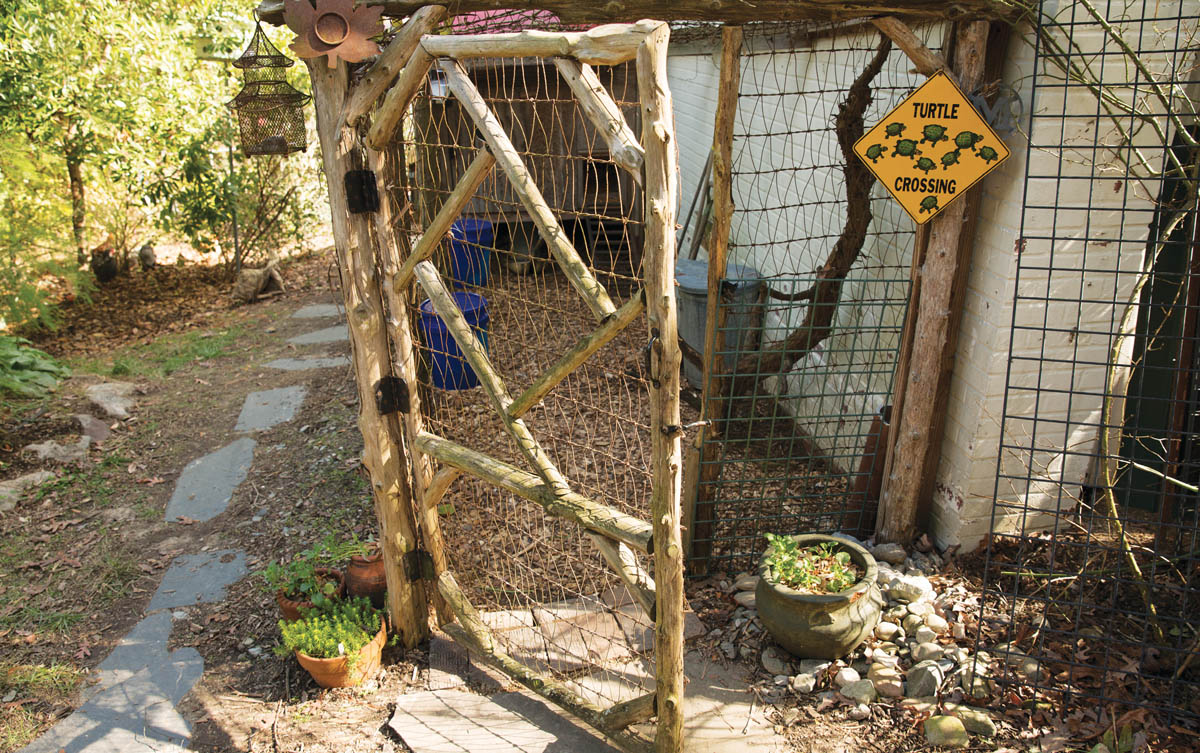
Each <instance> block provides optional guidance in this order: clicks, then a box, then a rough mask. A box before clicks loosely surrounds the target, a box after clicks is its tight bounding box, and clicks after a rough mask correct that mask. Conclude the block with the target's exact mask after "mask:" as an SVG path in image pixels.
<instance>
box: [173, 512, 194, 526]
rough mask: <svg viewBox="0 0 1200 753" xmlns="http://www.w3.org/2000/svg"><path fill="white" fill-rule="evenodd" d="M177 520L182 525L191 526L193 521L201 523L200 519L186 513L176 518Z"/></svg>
mask: <svg viewBox="0 0 1200 753" xmlns="http://www.w3.org/2000/svg"><path fill="white" fill-rule="evenodd" d="M175 522H176V523H178V524H179V525H182V526H190V525H192V524H193V523H199V522H200V521H198V520H196V519H195V518H189V517H188V516H186V515H180V516H179V517H177V518H175Z"/></svg>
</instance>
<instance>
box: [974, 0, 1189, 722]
mask: <svg viewBox="0 0 1200 753" xmlns="http://www.w3.org/2000/svg"><path fill="white" fill-rule="evenodd" d="M1100 10H1101V11H1104V10H1107V12H1108V13H1109V14H1110V17H1109V18H1107V19H1105V18H1104V17H1103V16H1102V15H1100V12H1099V11H1096V10H1094V9H1092V8H1090V6H1085V5H1083V4H1073V3H1072V4H1066V5H1064V6H1062V8H1061V10H1058V11H1053V10H1051V9H1047V11H1046V14H1045V15H1043V16H1041V17H1040V19H1039V21H1038V25H1037V55H1036V58H1035V60H1036V64H1035V67H1034V69H1033V71H1032V77H1031V79H1030V90H1029V91H1030V95H1029V96H1030V99H1029V101H1028V103H1027V110H1028V111H1029V112H1030V116H1029V120H1028V135H1029V142H1028V149H1027V151H1026V154H1025V155H1024V159H1025V166H1024V172H1025V176H1024V180H1025V191H1024V198H1023V211H1022V216H1021V229H1020V239H1019V242H1018V245H1017V248H1016V249H1015V250H1016V252H1017V254H1018V258H1017V262H1016V278H1015V281H1014V282H1013V283H1012V284H1013V292H1012V299H1011V300H1012V330H1011V341H1010V346H1009V347H1010V352H1009V359H1008V370H1007V377H1006V384H1005V389H1004V393H1003V403H1002V414H1001V415H1000V416H999V417H998V419H999V422H1000V446H999V453H998V457H999V460H998V465H997V474H996V486H995V502H994V506H993V508H992V516H991V521H990V527H991V531H992V532H993V533H992V534H991V536H990V539H989V543H988V546H987V550H986V570H985V580H984V592H983V593H984V605H983V611H982V619H981V632H980V638H979V643H980V645H979V648H981V649H988V650H990V651H991V659H993V661H991V662H990V663H989V662H988V661H987V657H988V655H987V654H985V655H984V660H983V661H981V662H980V663H979V666H980V667H981V671H982V672H983V673H985V674H987V675H988V677H989V680H990V682H991V683H992V684H991V688H992V689H998V690H1001V691H1003V692H1002V693H1000V697H1002V698H1004V699H1005V700H1006V702H1009V703H1014V704H1018V703H1019V704H1023V705H1026V706H1033V707H1038V705H1039V704H1041V705H1042V706H1044V707H1050V708H1064V707H1069V706H1068V704H1078V706H1079V707H1081V708H1082V710H1081V711H1079V712H1078V713H1077V714H1076V715H1075V718H1076V719H1077V720H1079V719H1081V718H1082V720H1083V721H1091V722H1097V721H1098V722H1099V723H1101V724H1107V725H1109V726H1111V727H1112V728H1113V729H1114V730H1117V732H1118V733H1120V734H1124V732H1122V731H1121V730H1119V729H1118V728H1119V727H1121V726H1124V725H1127V724H1128V723H1129V721H1130V720H1131V719H1136V720H1137V721H1140V722H1141V723H1143V724H1149V723H1151V721H1153V720H1157V721H1159V722H1161V723H1164V724H1167V725H1170V724H1175V725H1176V726H1175V729H1176V731H1188V730H1191V732H1190V734H1192V735H1195V734H1196V730H1197V728H1198V727H1197V717H1198V716H1200V662H1196V661H1195V658H1196V652H1197V647H1198V646H1200V625H1198V624H1197V621H1196V615H1197V614H1198V613H1200V556H1198V552H1197V546H1198V543H1200V540H1198V538H1197V534H1198V533H1200V528H1198V519H1197V500H1198V498H1200V497H1198V487H1197V481H1200V464H1198V461H1200V458H1198V457H1197V453H1196V451H1195V447H1196V443H1197V431H1200V425H1198V423H1197V416H1198V415H1200V401H1198V399H1197V398H1198V395H1200V393H1198V392H1197V386H1198V385H1200V380H1198V378H1197V377H1198V375H1200V371H1198V369H1200V363H1198V362H1197V357H1196V356H1197V350H1196V347H1195V344H1196V337H1197V313H1198V312H1200V277H1197V275H1198V274H1200V257H1198V256H1197V250H1198V249H1200V243H1198V242H1197V241H1198V240H1200V238H1198V236H1197V223H1196V197H1197V190H1196V185H1197V184H1196V178H1197V164H1198V154H1197V148H1196V137H1197V133H1198V131H1197V127H1196V120H1195V114H1196V105H1195V103H1196V97H1195V94H1196V91H1197V89H1196V86H1197V84H1198V83H1200V73H1198V72H1197V69H1196V65H1197V50H1198V46H1197V27H1198V26H1200V17H1198V16H1197V15H1196V13H1197V9H1196V7H1195V5H1194V4H1180V3H1173V4H1172V3H1166V4H1162V3H1148V2H1147V3H1140V2H1139V3H1134V4H1132V5H1131V6H1128V7H1123V8H1116V7H1114V6H1109V7H1107V9H1106V8H1105V7H1104V6H1101V9H1100ZM1118 42H1119V43H1118ZM1122 46H1125V47H1126V48H1127V49H1122ZM1097 94H1100V95H1101V96H1100V97H1099V98H1098V97H1097V96H1096V95H1097ZM982 691H983V692H988V687H987V685H986V684H985V687H984V688H982ZM1137 709H1141V711H1137ZM1147 711H1151V712H1160V713H1159V714H1158V715H1157V716H1156V715H1154V714H1151V715H1150V716H1149V717H1147V715H1146V712H1147ZM1131 713H1132V714H1133V715H1132V716H1131V715H1130V714H1131ZM1084 717H1086V718H1084ZM1148 720H1150V721H1148ZM1180 725H1183V726H1180Z"/></svg>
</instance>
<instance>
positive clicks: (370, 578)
mask: <svg viewBox="0 0 1200 753" xmlns="http://www.w3.org/2000/svg"><path fill="white" fill-rule="evenodd" d="M352 543H353V544H355V545H356V546H355V548H354V549H353V551H351V552H349V559H348V561H347V562H346V569H345V572H344V575H345V580H346V593H347V595H349V596H365V597H367V598H368V599H370V600H371V606H373V607H375V608H376V609H382V608H383V604H384V600H385V599H386V597H387V574H386V573H385V572H384V567H383V549H382V548H381V547H380V546H379V542H377V541H367V542H361V541H359V540H358V537H357V536H355V537H353V540H352Z"/></svg>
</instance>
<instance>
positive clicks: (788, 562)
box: [767, 533, 862, 594]
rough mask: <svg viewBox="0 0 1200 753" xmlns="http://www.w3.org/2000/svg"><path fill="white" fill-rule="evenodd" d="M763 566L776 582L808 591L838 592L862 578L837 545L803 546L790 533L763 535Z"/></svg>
mask: <svg viewBox="0 0 1200 753" xmlns="http://www.w3.org/2000/svg"><path fill="white" fill-rule="evenodd" d="M767 542H768V544H769V546H768V549H767V567H768V569H769V570H770V577H771V579H772V580H774V581H775V582H776V583H779V584H780V585H784V586H787V587H788V588H791V589H794V590H796V591H800V592H801V593H811V594H831V593H839V592H841V591H845V590H846V589H847V588H850V587H851V586H853V585H854V584H855V583H857V582H858V579H859V578H861V577H862V574H861V573H860V572H859V569H858V567H857V566H856V565H855V564H854V563H853V562H852V561H851V560H850V555H849V554H848V553H846V552H839V551H838V550H837V548H838V547H837V544H836V543H835V542H832V541H829V542H826V543H823V544H816V545H814V546H808V547H803V548H801V546H800V545H799V544H798V543H797V542H796V541H795V540H794V539H793V538H792V537H791V536H779V535H776V534H773V533H768V534H767Z"/></svg>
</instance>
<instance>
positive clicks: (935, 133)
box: [921, 123, 950, 144]
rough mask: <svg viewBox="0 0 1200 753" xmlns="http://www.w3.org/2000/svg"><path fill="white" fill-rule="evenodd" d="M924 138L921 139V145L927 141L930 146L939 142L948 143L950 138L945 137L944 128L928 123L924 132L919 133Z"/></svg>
mask: <svg viewBox="0 0 1200 753" xmlns="http://www.w3.org/2000/svg"><path fill="white" fill-rule="evenodd" d="M921 134H922V135H923V136H924V137H925V138H923V139H921V143H925V142H926V141H928V142H929V143H930V144H936V143H937V142H939V141H949V140H950V137H949V136H947V135H946V126H940V125H937V124H936V123H930V124H929V125H927V126H925V130H923V131H921Z"/></svg>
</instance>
